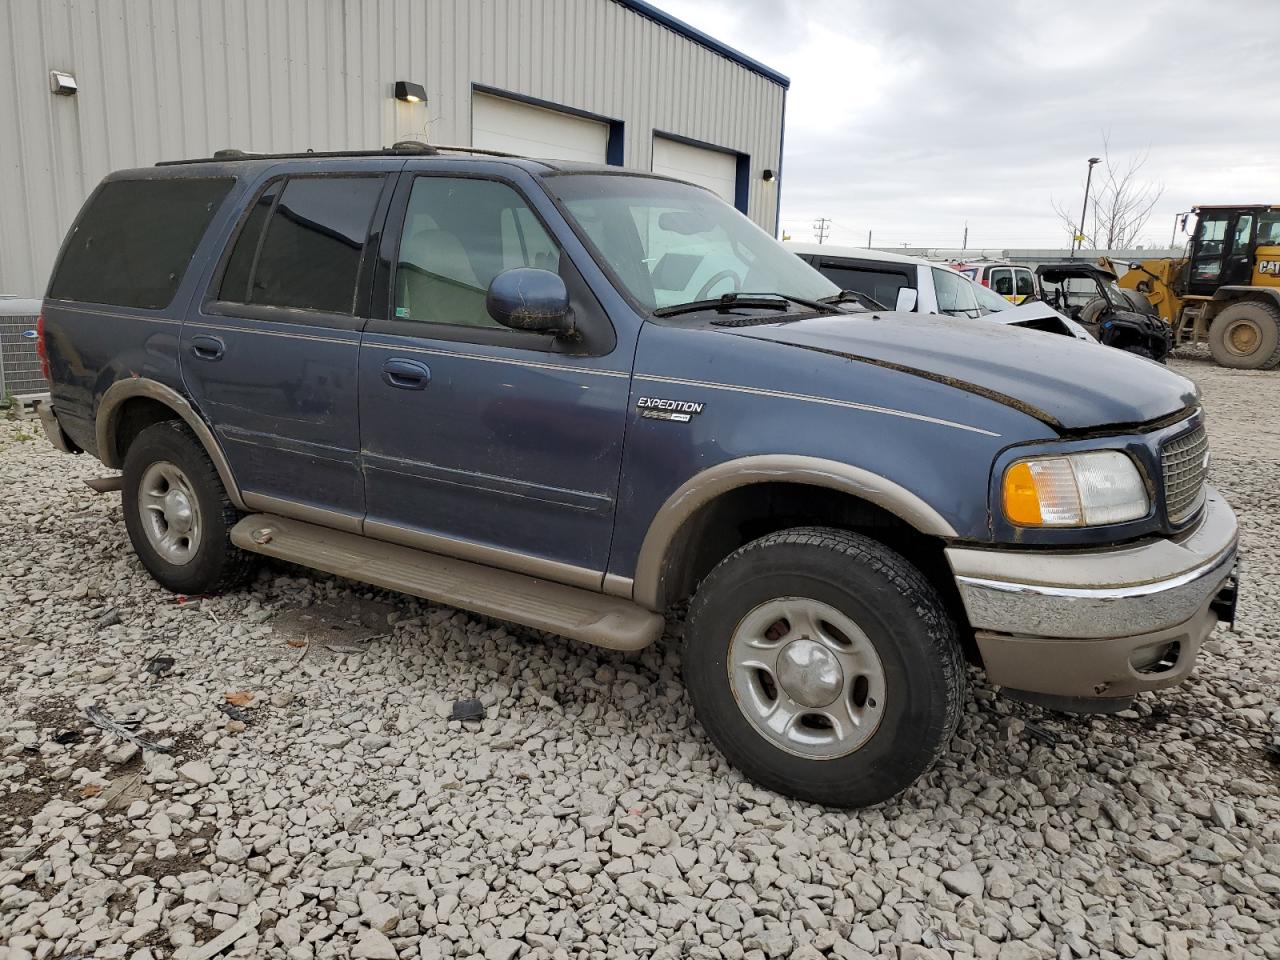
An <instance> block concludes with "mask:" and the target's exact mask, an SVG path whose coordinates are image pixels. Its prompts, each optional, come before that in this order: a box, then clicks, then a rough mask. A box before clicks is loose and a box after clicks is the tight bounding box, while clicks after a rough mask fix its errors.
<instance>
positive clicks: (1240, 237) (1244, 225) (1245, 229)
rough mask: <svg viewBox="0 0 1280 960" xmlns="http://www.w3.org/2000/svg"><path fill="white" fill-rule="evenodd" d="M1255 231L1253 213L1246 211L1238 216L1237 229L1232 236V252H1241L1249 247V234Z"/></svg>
mask: <svg viewBox="0 0 1280 960" xmlns="http://www.w3.org/2000/svg"><path fill="white" fill-rule="evenodd" d="M1252 233H1253V214H1251V213H1246V214H1244V215H1243V216H1240V217H1237V218H1236V229H1235V232H1234V233H1233V234H1232V236H1231V252H1232V253H1239V252H1240V251H1241V250H1246V249H1248V247H1249V236H1250V234H1252Z"/></svg>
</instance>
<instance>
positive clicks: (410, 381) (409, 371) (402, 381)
mask: <svg viewBox="0 0 1280 960" xmlns="http://www.w3.org/2000/svg"><path fill="white" fill-rule="evenodd" d="M382 382H383V383H385V384H387V386H389V387H397V388H398V389H400V390H425V389H426V388H427V384H429V383H430V382H431V368H430V367H428V366H427V365H426V364H425V363H419V362H418V361H417V360H401V359H398V358H396V359H391V360H388V361H387V362H386V363H384V364H383V365H382Z"/></svg>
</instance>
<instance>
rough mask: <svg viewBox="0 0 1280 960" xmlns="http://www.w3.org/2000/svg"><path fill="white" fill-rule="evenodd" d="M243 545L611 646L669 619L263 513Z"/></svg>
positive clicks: (238, 539) (636, 642)
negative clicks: (664, 619)
mask: <svg viewBox="0 0 1280 960" xmlns="http://www.w3.org/2000/svg"><path fill="white" fill-rule="evenodd" d="M231 541H232V543H234V544H235V545H236V546H237V547H240V548H241V549H242V550H248V551H250V552H251V553H260V554H263V555H264V556H268V557H275V558H276V559H279V560H287V561H289V562H290V563H297V564H301V565H303V566H306V567H312V568H313V569H316V570H323V571H325V572H326V573H333V574H337V575H338V576H340V577H347V578H348V579H351V580H359V581H362V582H364V583H370V584H373V585H374V586H377V587H383V588H385V589H387V590H396V591H399V592H400V593H408V594H411V595H413V596H415V597H423V598H424V599H427V600H433V601H436V602H438V603H445V604H448V605H449V606H453V607H461V608H462V609H463V610H470V611H473V612H474V613H481V614H484V615H485V616H489V617H496V618H498V619H499V620H510V621H512V622H514V623H520V624H523V625H525V626H527V627H533V628H535V629H537V630H546V631H547V632H548V633H558V634H560V635H562V636H565V637H569V638H570V639H573V640H581V641H583V642H584V643H592V644H595V645H596V646H598V647H607V648H608V649H610V650H639V649H640V648H641V647H647V646H648V645H649V644H651V643H653V641H655V640H657V639H658V637H660V636H661V635H662V627H663V619H662V617H661V616H659V615H658V614H656V613H652V612H650V611H648V610H646V609H644V608H643V607H641V606H639V605H638V604H635V603H632V602H631V601H630V600H623V599H621V598H620V597H611V596H608V595H606V594H603V593H595V592H593V591H591V590H583V589H582V588H580V587H569V586H565V585H564V584H560V583H553V582H551V581H550V580H540V579H537V578H535V577H529V576H525V575H524V574H520V573H512V572H510V571H507V570H498V569H495V568H494V567H486V566H483V565H482V564H479V563H470V562H468V561H466V560H456V559H454V558H452V557H444V556H440V555H439V554H435V553H427V552H425V551H423V550H414V549H413V548H412V547H402V546H398V545H397V544H393V543H386V542H384V541H382V540H373V539H371V538H369V537H362V536H360V535H359V534H354V533H343V532H342V531H340V530H331V529H329V528H328V527H321V526H318V525H316V524H313V523H304V522H302V521H301V520H287V519H285V518H284V517H278V516H274V515H271V514H265V513H258V514H253V515H252V516H248V517H245V518H244V519H243V520H241V521H240V522H239V523H237V524H236V525H235V526H234V527H233V528H232V529H231Z"/></svg>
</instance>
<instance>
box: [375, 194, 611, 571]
mask: <svg viewBox="0 0 1280 960" xmlns="http://www.w3.org/2000/svg"><path fill="white" fill-rule="evenodd" d="M530 196H535V194H533V193H530V194H529V195H528V196H526V195H525V194H523V193H522V192H521V191H520V190H519V189H517V187H516V185H515V184H514V183H512V182H508V181H506V180H502V179H485V178H477V177H458V176H449V175H436V174H429V173H423V174H416V175H415V174H407V173H406V174H404V175H402V176H401V178H400V183H399V185H398V187H397V189H396V198H395V200H394V201H393V205H392V212H391V214H390V217H389V219H388V223H387V231H386V239H385V240H384V245H383V251H384V253H383V261H384V264H385V266H383V265H380V268H379V269H380V270H385V272H386V275H387V280H386V281H385V294H380V296H383V297H384V299H385V300H386V305H385V313H384V314H382V315H379V316H378V317H377V318H376V319H374V320H371V321H370V322H369V324H368V326H367V327H366V330H365V335H364V341H363V345H362V347H361V354H360V423H361V460H362V464H363V470H364V478H365V491H366V503H367V514H366V518H365V532H366V534H368V535H370V536H375V537H380V538H383V539H387V540H393V541H396V542H399V543H405V544H408V545H410V546H416V547H421V548H423V549H427V550H434V551H438V552H443V553H448V554H452V555H455V556H461V557H464V558H467V559H472V560H477V561H479V562H483V563H488V564H490V565H493V566H499V567H508V568H511V569H517V570H521V571H523V572H528V573H533V574H538V575H544V576H548V577H550V578H552V579H559V580H563V581H565V582H572V583H575V584H579V585H583V586H592V587H596V588H599V586H600V585H601V583H602V578H603V571H604V569H605V567H606V565H607V562H608V555H609V541H610V536H611V533H612V527H613V513H614V503H615V498H616V495H617V486H618V471H619V465H620V462H621V454H622V440H623V430H624V425H625V418H626V410H627V397H628V392H629V386H630V370H631V360H632V352H633V349H634V344H629V345H618V344H617V343H616V338H615V336H614V332H613V327H612V326H611V325H610V323H609V320H608V318H607V316H606V315H605V313H604V311H603V309H602V308H601V306H600V304H599V303H598V302H597V301H596V300H595V298H594V296H593V295H592V293H591V292H590V290H589V289H588V287H587V286H586V284H585V282H584V281H583V280H582V278H581V276H580V275H579V274H578V272H577V270H576V268H575V267H574V266H573V264H572V262H571V260H570V258H569V257H567V256H564V255H562V253H561V250H560V247H559V245H558V244H557V242H556V241H555V240H554V239H553V231H552V230H551V229H549V228H548V226H547V225H546V221H545V220H544V219H543V218H544V217H548V218H552V219H557V218H558V216H559V215H558V214H557V213H556V211H555V210H554V208H553V207H552V206H551V205H550V203H549V201H547V200H546V199H545V198H541V206H540V207H539V204H538V203H535V202H534V201H531V200H530V199H529V197H530ZM514 267H534V268H538V269H545V270H551V271H553V272H558V273H559V274H560V276H561V277H562V278H563V279H564V281H565V283H566V285H567V286H568V288H569V291H570V297H571V302H572V304H573V310H574V317H575V322H576V324H577V327H578V330H579V332H580V334H581V336H580V337H579V338H577V339H574V340H557V339H555V338H553V337H551V336H549V335H546V334H541V333H534V332H527V331H516V330H511V329H508V328H507V327H503V326H501V325H499V324H498V323H497V322H496V321H495V320H493V319H492V318H490V316H489V314H488V312H487V311H486V309H485V294H486V291H487V289H488V286H489V283H490V281H492V280H493V278H494V277H495V276H497V274H499V273H501V272H502V271H504V270H508V269H512V268H514ZM383 286H384V284H383V282H382V281H381V280H380V281H379V287H380V288H382V287H383ZM375 299H377V298H375Z"/></svg>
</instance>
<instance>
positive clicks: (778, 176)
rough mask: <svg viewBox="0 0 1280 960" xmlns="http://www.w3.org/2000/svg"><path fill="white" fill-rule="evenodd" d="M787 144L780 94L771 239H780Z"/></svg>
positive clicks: (784, 106) (784, 97)
mask: <svg viewBox="0 0 1280 960" xmlns="http://www.w3.org/2000/svg"><path fill="white" fill-rule="evenodd" d="M786 144H787V92H786V91H785V90H784V91H783V92H782V125H781V126H780V127H779V129H778V166H777V168H775V169H774V171H773V237H774V239H775V240H781V239H782V155H783V154H784V153H785V152H786V149H785V148H786Z"/></svg>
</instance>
